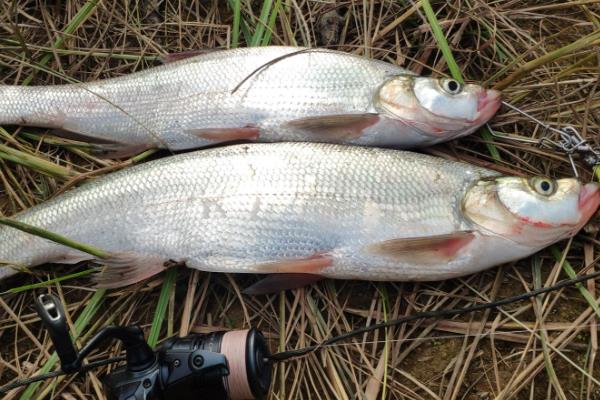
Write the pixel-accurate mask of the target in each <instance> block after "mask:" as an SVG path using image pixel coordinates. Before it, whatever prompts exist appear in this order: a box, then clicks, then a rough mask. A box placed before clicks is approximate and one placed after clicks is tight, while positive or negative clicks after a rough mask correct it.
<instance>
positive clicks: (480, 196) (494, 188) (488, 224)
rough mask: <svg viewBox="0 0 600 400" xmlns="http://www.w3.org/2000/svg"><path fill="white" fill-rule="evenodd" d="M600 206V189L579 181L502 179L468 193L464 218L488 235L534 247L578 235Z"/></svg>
mask: <svg viewBox="0 0 600 400" xmlns="http://www.w3.org/2000/svg"><path fill="white" fill-rule="evenodd" d="M599 204H600V186H599V185H598V184H596V183H588V184H583V183H582V182H580V181H579V180H577V179H573V178H568V179H559V180H553V179H550V178H545V177H530V178H521V177H497V178H490V179H483V180H480V181H478V182H477V183H476V184H475V185H473V186H472V187H471V188H470V189H469V190H468V191H467V193H466V195H465V197H464V199H463V203H462V210H463V213H464V215H465V216H466V217H467V218H468V219H469V220H470V221H471V222H473V223H474V224H475V225H477V226H478V227H479V228H481V229H482V231H484V233H486V234H492V235H499V236H502V237H504V238H505V239H508V240H511V241H513V242H516V243H519V244H522V245H526V246H529V247H532V248H543V247H545V246H548V245H550V244H552V243H554V242H556V241H559V240H561V239H565V238H568V237H571V236H573V235H575V234H576V233H577V232H578V231H579V230H580V229H581V228H582V227H583V226H584V225H585V223H586V222H587V221H588V220H589V219H590V218H591V216H592V215H593V214H594V212H595V211H596V209H597V208H598V205H599Z"/></svg>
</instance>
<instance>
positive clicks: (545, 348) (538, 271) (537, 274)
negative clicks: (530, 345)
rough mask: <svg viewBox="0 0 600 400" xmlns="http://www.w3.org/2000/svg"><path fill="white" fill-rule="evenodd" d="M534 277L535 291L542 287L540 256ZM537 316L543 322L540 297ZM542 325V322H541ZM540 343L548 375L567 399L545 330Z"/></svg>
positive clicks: (537, 303)
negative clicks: (553, 361)
mask: <svg viewBox="0 0 600 400" xmlns="http://www.w3.org/2000/svg"><path fill="white" fill-rule="evenodd" d="M533 276H534V286H533V288H534V289H536V290H537V289H540V288H541V287H542V260H541V258H540V257H539V256H535V257H534V259H533ZM534 301H535V308H536V315H537V319H538V320H540V321H543V315H542V299H541V298H540V296H537V297H535V298H534ZM541 323H542V322H541ZM539 334H540V342H541V344H542V353H543V354H544V365H545V368H546V373H547V374H548V377H549V379H550V382H551V383H552V386H554V388H555V390H556V393H557V394H558V395H559V396H560V398H561V399H564V398H565V395H564V393H563V391H562V388H561V386H560V382H559V381H558V376H557V375H556V370H555V369H554V365H553V364H552V358H551V357H550V349H549V348H548V332H547V331H546V329H545V328H541V329H540V332H539Z"/></svg>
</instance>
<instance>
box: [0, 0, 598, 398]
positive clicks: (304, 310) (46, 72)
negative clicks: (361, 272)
mask: <svg viewBox="0 0 600 400" xmlns="http://www.w3.org/2000/svg"><path fill="white" fill-rule="evenodd" d="M124 4H125V3H122V2H115V1H111V0H108V1H107V0H102V1H87V2H85V3H84V2H75V1H73V0H66V1H64V2H61V3H60V4H59V5H56V6H52V7H50V6H45V5H41V6H38V5H36V6H32V5H30V4H29V3H28V2H25V1H22V0H15V1H12V2H10V5H9V8H8V9H7V10H0V29H3V31H2V34H1V35H0V71H1V73H0V80H1V81H2V82H4V83H6V84H20V85H22V84H35V85H43V84H60V83H64V82H70V81H77V82H79V81H90V80H94V79H101V78H106V77H112V76H121V75H125V74H129V73H131V72H134V71H138V70H141V69H144V68H147V67H149V66H151V65H156V64H158V58H159V57H160V56H161V55H164V54H166V53H169V52H177V51H186V50H193V49H202V48H217V47H219V48H222V47H238V46H250V45H266V44H269V43H270V44H276V45H288V44H298V45H308V44H311V45H315V44H317V45H320V44H322V40H323V39H322V38H323V37H325V36H326V35H325V34H326V33H328V32H325V31H323V30H322V28H320V26H321V25H320V24H319V21H320V19H321V18H323V16H324V15H328V13H330V12H331V11H333V10H336V11H337V12H338V13H339V14H340V15H341V19H340V21H341V24H340V25H339V27H338V28H339V30H338V32H337V33H336V34H335V35H333V36H334V41H333V43H332V44H330V47H333V48H337V49H339V50H342V51H346V52H351V53H356V54H368V55H369V56H371V57H373V58H376V59H381V60H385V61H388V62H395V63H397V64H399V65H402V66H404V67H406V68H408V69H410V70H413V71H416V72H419V73H422V74H434V75H436V76H441V75H446V74H448V75H451V76H452V77H454V78H455V79H457V80H461V81H462V80H463V79H465V80H473V81H480V82H486V84H487V85H488V86H490V87H497V88H502V89H503V92H504V96H505V100H507V101H508V102H510V103H511V104H514V105H516V106H518V107H520V108H522V109H524V110H525V111H527V112H529V113H530V114H532V115H533V116H535V117H536V118H539V119H540V120H543V121H545V122H547V123H549V124H552V125H553V126H556V127H561V126H566V125H572V126H574V127H576V128H577V129H578V130H579V131H580V132H582V134H583V135H584V136H585V137H586V138H587V139H589V140H591V141H595V143H597V140H598V139H597V133H598V132H599V131H600V120H599V117H598V113H597V112H596V111H597V109H598V108H597V107H598V104H600V88H599V87H598V81H599V80H600V68H599V65H598V56H597V46H598V44H599V40H600V37H599V36H598V35H599V31H598V29H599V27H600V25H599V23H598V21H599V19H600V18H599V15H600V10H599V9H598V7H599V4H600V3H599V2H598V1H574V2H569V3H567V2H563V3H560V4H559V3H557V2H556V3H547V2H539V1H534V0H523V1H520V2H513V3H510V4H509V5H507V4H508V3H506V2H488V1H484V0H468V1H458V0H451V1H448V2H446V1H441V0H421V1H419V2H402V1H384V2H375V1H363V2H339V3H337V4H334V3H332V2H291V1H287V0H286V1H281V0H267V1H259V2H252V3H250V2H248V1H242V0H229V1H227V2H216V1H212V2H211V1H203V2H200V1H195V0H194V1H190V2H175V1H173V0H165V1H163V2H138V3H137V4H135V5H128V6H127V7H128V8H125V7H126V6H125V5H124ZM1 103H2V99H0V104H1ZM491 127H492V129H494V130H495V131H498V132H502V133H506V134H519V135H523V136H527V137H533V138H539V137H541V136H543V135H550V137H551V138H552V139H557V138H556V137H555V136H554V135H555V134H554V133H551V132H543V131H542V130H541V129H539V127H536V126H535V125H534V124H532V123H531V121H529V120H527V119H526V118H524V117H523V116H521V115H519V114H517V113H515V112H513V111H511V110H508V109H503V110H501V111H500V112H499V114H498V115H497V116H496V118H494V120H493V121H492V122H491ZM46 133H47V131H46V130H43V129H30V128H27V129H23V128H20V127H12V126H10V127H9V126H7V127H3V129H1V130H0V217H1V218H2V219H3V220H5V218H9V217H10V216H12V215H14V214H16V213H18V212H20V211H22V210H24V209H27V208H29V207H31V206H33V205H35V204H38V203H41V202H43V201H44V200H46V199H48V198H51V197H53V196H55V195H57V194H58V193H61V192H63V191H65V190H68V189H69V188H71V187H73V186H77V185H80V184H83V183H85V182H86V181H89V180H92V179H95V178H96V177H98V176H101V175H103V174H105V173H109V172H111V171H115V170H119V169H121V168H124V167H127V166H129V165H131V164H133V163H142V162H144V161H146V160H147V159H149V158H155V157H158V156H160V155H161V154H160V153H158V154H157V153H156V152H153V151H149V152H146V153H143V154H141V155H139V156H137V157H134V158H132V159H130V160H123V161H110V160H108V161H107V160H100V159H96V158H94V157H93V156H90V155H89V154H88V150H87V148H86V147H85V146H84V147H78V146H77V145H74V143H72V142H69V141H65V140H63V139H59V138H55V137H53V136H49V135H46ZM427 151H430V152H434V153H435V154H437V155H439V156H442V157H448V158H454V159H460V160H463V161H466V162H469V163H473V164H476V165H480V166H485V167H488V168H494V169H497V170H499V171H501V172H503V173H510V174H517V175H526V174H539V175H550V176H555V177H564V176H572V171H571V166H570V164H569V161H568V159H567V158H566V157H565V156H564V155H561V154H558V153H554V152H549V151H547V150H545V149H544V150H540V149H538V148H536V147H535V146H533V145H531V144H527V143H521V142H515V141H510V140H505V139H500V138H493V140H492V137H491V136H490V135H489V134H488V133H487V130H485V129H484V130H482V134H481V135H471V136H470V137H466V138H463V139H460V140H459V141H455V142H452V143H449V144H446V145H440V146H437V147H435V148H433V149H429V150H427ZM576 164H577V167H578V171H579V173H580V175H581V177H582V179H584V180H590V179H591V178H592V176H593V174H592V170H591V168H590V167H589V166H587V165H585V164H584V163H583V162H582V160H581V159H579V158H576ZM598 177H600V170H599V169H597V170H596V179H598ZM82 223H85V221H82ZM599 245H600V242H599V241H598V239H597V234H596V233H595V232H593V231H592V232H590V233H582V234H580V235H578V236H577V237H575V238H574V239H573V240H572V241H571V242H568V243H565V242H561V243H558V244H557V245H556V246H554V247H552V248H550V249H546V250H544V251H542V252H540V253H539V254H538V255H537V256H536V258H535V259H526V260H523V261H521V262H518V263H515V264H511V265H507V266H504V267H502V268H501V269H498V268H496V269H490V270H488V271H484V272H482V273H478V274H474V275H470V276H466V277H464V278H462V279H455V280H451V281H446V282H431V283H415V284H411V283H389V282H388V283H380V284H374V283H368V282H352V281H335V282H333V281H325V282H322V283H319V284H316V285H314V286H312V287H310V288H307V289H303V290H296V291H293V292H290V293H285V294H278V295H273V296H255V297H251V296H245V295H242V294H241V293H240V289H241V288H244V287H246V286H248V285H249V284H251V283H253V282H254V281H255V280H256V278H255V277H252V276H231V277H227V276H225V275H223V274H206V273H202V272H197V271H196V272H192V271H189V270H177V271H176V270H171V271H168V272H167V273H166V274H165V275H162V276H159V277H155V278H152V279H150V280H149V281H148V282H144V283H142V284H139V285H136V286H134V287H133V288H127V289H124V290H113V291H108V292H104V291H94V290H93V289H90V286H91V284H90V280H89V278H88V277H87V274H88V273H89V270H88V269H87V268H86V267H85V266H84V267H80V268H71V267H61V268H56V267H45V268H39V269H34V270H33V273H34V274H32V275H28V276H19V277H18V278H13V279H11V280H9V281H8V282H3V283H0V285H2V287H0V292H2V295H1V296H0V300H1V301H0V305H2V304H4V305H5V306H4V305H2V306H1V307H0V384H1V383H5V382H8V381H10V380H12V379H14V378H15V377H17V376H19V377H27V376H32V375H34V374H36V373H39V372H42V371H44V370H46V371H47V370H51V369H53V368H56V362H57V359H56V356H55V355H52V354H51V353H52V349H51V347H50V342H49V339H48V337H47V334H46V333H45V331H44V330H43V329H42V327H41V325H40V323H39V321H38V320H37V319H36V317H35V315H34V313H33V308H32V300H33V299H34V298H35V296H37V295H39V294H41V293H47V292H49V291H51V292H53V293H57V294H59V296H60V297H61V298H62V299H63V300H64V302H65V306H66V308H67V310H68V313H69V315H70V316H72V318H74V321H73V323H72V327H73V329H72V332H73V335H74V336H78V337H80V338H86V337H89V336H90V335H92V334H94V333H95V332H97V330H98V329H100V328H101V327H102V326H104V325H106V324H122V325H128V324H136V325H140V326H141V327H142V328H143V329H144V331H145V332H146V334H147V336H148V338H149V341H150V342H151V344H153V345H154V344H159V343H160V342H162V341H163V340H164V339H166V338H167V337H169V336H170V335H172V334H173V332H180V333H181V334H184V335H185V334H187V333H189V332H209V331H214V330H219V329H231V328H247V327H249V326H250V325H252V326H257V327H258V328H259V329H261V330H262V331H263V332H265V334H266V336H267V338H268V340H269V342H270V345H271V349H272V350H276V349H278V348H279V349H283V348H287V349H292V348H298V347H302V346H305V345H309V344H312V343H314V342H315V341H317V340H321V339H323V338H324V337H327V336H330V335H334V334H339V333H343V332H346V331H348V330H350V329H353V328H357V327H362V326H365V325H367V324H370V323H373V322H379V321H383V320H385V319H392V318H397V317H399V316H402V315H408V314H412V313H415V312H417V311H421V310H428V309H439V308H445V307H459V306H465V305H468V304H472V303H477V302H481V301H487V300H488V299H491V298H494V297H505V296H509V295H513V294H516V293H520V292H523V291H525V290H529V289H531V288H532V287H536V286H544V285H549V284H551V283H552V282H554V281H555V280H557V279H559V278H562V277H565V276H572V275H575V274H583V273H587V271H588V270H587V269H586V268H596V269H597V266H596V265H595V264H596V260H597V259H598V255H599V254H600V253H599V251H600V247H599ZM532 260H533V261H534V264H533V265H534V268H530V266H531V265H532ZM590 265H591V267H590ZM597 298H598V293H597V292H596V287H595V282H590V283H589V284H588V285H587V286H580V287H578V288H571V289H566V290H563V291H561V292H558V293H552V294H549V295H546V296H544V297H543V298H541V299H538V300H537V301H535V302H534V301H532V302H530V303H524V304H518V305H514V307H505V308H504V309H503V310H499V311H491V312H489V313H481V314H475V315H469V316H463V317H461V318H455V319H452V320H444V321H418V322H414V323H411V324H406V325H404V326H400V327H397V328H393V329H388V330H387V331H385V332H374V333H371V334H368V335H364V336H363V337H361V338H358V339H356V340H354V341H350V342H348V343H343V344H340V345H337V346H333V347H331V348H328V349H327V350H326V351H323V352H321V353H318V354H312V355H309V356H306V357H304V358H302V359H299V360H294V361H291V362H289V363H286V364H282V365H278V366H277V370H276V373H275V376H274V381H273V387H272V395H271V398H272V399H288V398H289V399H300V398H322V399H338V398H339V399H343V398H348V399H351V398H367V393H368V395H369V396H372V398H378V399H379V398H389V399H403V400H404V399H415V400H416V399H419V400H420V399H444V400H454V399H485V398H489V399H525V398H527V399H547V398H567V399H570V398H577V399H593V398H596V397H597V396H598V395H600V387H598V385H597V382H598V380H599V379H600V373H599V372H598V368H597V366H596V365H595V358H596V357H595V351H596V350H597V340H598V338H597V328H596V324H597V323H598V320H599V318H598V317H599V315H598V311H599V310H598V299H597ZM13 315H16V316H17V317H18V318H17V319H15V318H12V317H11V316H13ZM33 338H35V340H33ZM38 344H39V346H38ZM80 344H81V343H80ZM120 351H121V348H120V347H119V346H117V345H115V344H113V343H107V344H106V345H105V346H103V348H102V349H100V350H99V351H98V353H97V354H94V355H93V356H92V358H93V359H94V360H96V359H101V358H104V357H107V356H114V355H116V354H119V352H120ZM107 371H108V368H107V367H104V368H101V369H99V370H98V371H95V372H91V373H88V374H86V376H83V377H77V378H75V379H61V380H58V379H57V380H54V381H51V382H48V383H47V384H44V385H32V386H30V387H29V388H27V389H26V391H21V392H16V393H13V394H10V395H9V396H8V397H7V398H8V399H17V398H24V399H41V398H43V397H44V396H47V397H49V398H51V397H53V398H67V399H70V398H99V399H100V398H102V397H101V396H102V394H101V389H100V386H99V378H101V377H102V376H103V375H104V374H105V373H106V372H107Z"/></svg>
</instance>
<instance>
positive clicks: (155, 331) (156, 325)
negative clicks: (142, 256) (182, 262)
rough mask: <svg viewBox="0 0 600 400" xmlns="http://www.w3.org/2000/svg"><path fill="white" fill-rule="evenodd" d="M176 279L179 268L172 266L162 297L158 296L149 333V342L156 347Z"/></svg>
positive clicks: (161, 292) (161, 293)
mask: <svg viewBox="0 0 600 400" xmlns="http://www.w3.org/2000/svg"><path fill="white" fill-rule="evenodd" d="M176 279H177V268H171V269H170V270H168V271H167V273H166V274H165V281H164V282H163V284H162V288H161V290H160V297H159V298H158V304H157V305H156V310H155V311H154V319H153V320H152V327H151V328H150V335H148V344H149V345H150V347H154V346H156V344H157V343H158V339H159V336H160V330H161V328H162V325H163V322H164V320H165V314H166V312H167V307H168V305H169V297H171V292H172V291H173V290H174V288H175V280H176Z"/></svg>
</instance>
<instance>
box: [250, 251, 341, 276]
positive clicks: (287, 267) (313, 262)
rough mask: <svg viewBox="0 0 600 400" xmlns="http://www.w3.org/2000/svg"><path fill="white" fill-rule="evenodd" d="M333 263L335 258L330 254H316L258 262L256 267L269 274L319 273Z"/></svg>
mask: <svg viewBox="0 0 600 400" xmlns="http://www.w3.org/2000/svg"><path fill="white" fill-rule="evenodd" d="M332 264H333V260H332V258H331V257H329V256H328V255H326V254H315V255H314V256H310V257H304V258H297V259H289V260H279V261H273V262H268V263H263V264H257V265H255V266H254V269H255V270H256V271H258V272H261V273H268V274H291V273H296V274H298V273H300V274H319V273H320V272H321V270H323V269H325V268H327V267H330V266H331V265H332Z"/></svg>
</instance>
